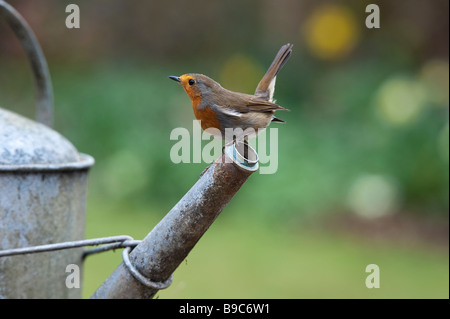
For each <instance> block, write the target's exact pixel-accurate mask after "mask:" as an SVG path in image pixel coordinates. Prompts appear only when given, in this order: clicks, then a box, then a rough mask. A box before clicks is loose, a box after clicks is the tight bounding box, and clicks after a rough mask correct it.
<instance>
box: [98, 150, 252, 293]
mask: <svg viewBox="0 0 450 319" xmlns="http://www.w3.org/2000/svg"><path fill="white" fill-rule="evenodd" d="M225 156H226V155H225V154H223V155H222V157H221V158H219V159H217V160H216V161H215V162H214V163H213V164H211V166H210V168H209V169H208V170H207V171H206V172H205V173H204V175H203V176H202V177H201V178H200V179H199V180H198V181H197V183H196V184H195V185H194V186H193V187H192V188H191V189H190V190H189V192H188V193H187V194H186V195H185V196H184V197H183V198H182V199H181V200H180V201H179V202H178V204H176V205H175V207H173V208H172V210H171V211H170V212H169V213H168V214H167V215H166V216H165V217H164V219H163V220H162V221H161V222H160V223H159V224H158V225H157V226H155V228H154V229H153V230H152V231H151V232H150V233H149V234H148V236H147V237H146V238H145V239H144V240H143V241H142V242H141V244H139V245H138V246H137V247H136V248H135V249H134V250H133V251H132V252H131V254H130V260H131V262H132V264H133V265H134V267H135V268H136V269H138V271H139V272H140V273H141V274H142V275H143V276H145V277H146V278H148V279H149V280H151V281H153V282H160V283H163V282H165V281H167V279H168V278H170V276H171V275H172V273H173V272H174V271H175V270H176V268H177V267H178V265H179V264H180V263H182V262H183V260H184V259H185V258H186V257H187V255H188V254H189V252H190V251H191V250H192V248H193V247H194V246H195V244H196V243H197V242H198V240H199V239H200V238H201V237H202V236H203V234H204V233H205V232H206V231H207V230H208V228H209V227H210V225H211V224H212V223H213V222H214V220H215V219H216V218H217V216H218V215H219V214H220V213H221V212H222V210H223V208H224V207H225V206H226V205H227V204H228V202H229V201H230V200H231V199H232V198H233V196H234V195H235V194H236V192H237V191H238V190H239V189H240V188H241V186H242V185H243V184H244V182H245V181H246V180H247V179H248V177H249V176H250V175H251V174H252V171H248V170H245V169H242V168H238V166H237V165H236V164H234V163H232V161H231V160H229V159H228V160H225ZM157 292H158V289H155V288H149V287H147V286H145V285H143V284H142V283H140V282H139V281H138V280H136V279H135V278H134V277H133V275H131V274H130V272H129V271H128V269H127V268H126V267H125V266H124V264H123V263H122V264H121V265H120V266H119V267H118V268H117V269H116V270H115V271H114V273H113V274H112V275H111V276H110V277H109V278H108V279H107V280H106V281H105V282H104V283H103V284H102V285H101V287H100V288H99V289H98V290H97V291H96V292H95V293H94V295H93V296H92V298H94V299H96V298H100V299H102V298H106V299H109V298H124V299H147V298H153V297H154V296H155V294H156V293H157Z"/></svg>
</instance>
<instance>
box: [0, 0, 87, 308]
mask: <svg viewBox="0 0 450 319" xmlns="http://www.w3.org/2000/svg"><path fill="white" fill-rule="evenodd" d="M0 19H1V20H5V21H6V22H7V23H8V24H9V25H10V26H11V28H12V29H13V31H14V32H15V34H16V35H17V37H18V39H19V41H20V42H21V44H22V46H23V47H24V50H25V52H26V54H27V57H28V58H29V61H30V63H31V66H32V70H33V75H34V79H35V83H36V88H37V94H36V95H37V98H36V116H37V120H38V121H39V122H41V123H43V124H45V125H41V124H38V123H36V122H33V121H31V120H28V119H25V118H23V117H21V116H19V115H16V114H14V113H12V112H9V111H6V110H4V109H0V249H5V250H7V249H14V248H17V247H30V246H36V245H42V244H51V243H59V242H67V241H73V240H81V239H83V237H84V229H85V203H86V192H87V173H88V170H89V168H90V167H91V166H92V165H93V163H94V160H93V158H92V157H90V156H88V155H83V154H79V153H78V152H77V150H76V149H75V148H74V147H73V145H72V144H70V142H68V141H67V140H66V139H65V138H63V137H62V136H61V135H59V134H58V133H57V132H54V131H53V130H51V129H50V128H49V126H50V127H51V126H52V122H53V92H52V85H51V81H50V75H49V72H48V67H47V63H46V61H45V58H44V55H43V53H42V50H41V48H40V46H39V43H38V41H37V39H36V37H35V36H34V34H33V32H32V31H31V29H30V27H29V26H28V24H27V23H26V21H25V20H24V19H23V18H22V17H21V16H20V14H19V13H18V12H17V11H16V10H14V8H12V7H11V6H10V5H9V4H7V3H6V2H5V1H3V0H0ZM82 257H83V249H82V248H78V249H72V250H63V251H58V252H48V253H42V254H38V255H33V256H12V257H5V258H0V299H1V298H80V297H81V291H80V289H69V288H68V287H66V285H65V279H66V275H67V274H66V273H65V270H66V267H67V265H70V264H77V265H78V266H79V267H80V268H82Z"/></svg>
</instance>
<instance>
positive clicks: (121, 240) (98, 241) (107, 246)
mask: <svg viewBox="0 0 450 319" xmlns="http://www.w3.org/2000/svg"><path fill="white" fill-rule="evenodd" d="M139 243H140V240H134V239H133V238H132V237H130V236H126V235H123V236H111V237H102V238H94V239H85V240H78V241H68V242H63V243H56V244H49V245H40V246H33V247H23V248H15V249H8V250H0V258H2V257H10V256H18V255H30V254H39V253H44V252H49V251H58V250H65V249H74V248H80V247H87V246H100V245H103V246H100V247H97V248H92V249H90V250H88V251H86V252H85V253H84V256H85V257H86V256H87V255H92V254H94V253H99V252H103V251H107V250H112V249H118V248H125V247H126V248H129V247H136V246H137V245H138V244H139Z"/></svg>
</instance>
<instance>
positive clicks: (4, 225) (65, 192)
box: [0, 169, 87, 298]
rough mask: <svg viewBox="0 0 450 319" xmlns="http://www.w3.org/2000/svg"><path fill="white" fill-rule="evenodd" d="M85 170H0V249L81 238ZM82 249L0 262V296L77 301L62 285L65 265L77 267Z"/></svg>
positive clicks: (73, 291) (75, 291)
mask: <svg viewBox="0 0 450 319" xmlns="http://www.w3.org/2000/svg"><path fill="white" fill-rule="evenodd" d="M86 184H87V169H86V170H81V171H72V172H33V173H25V174H24V173H16V172H1V171H0V190H1V192H0V221H1V222H0V247H1V248H2V249H13V248H17V247H29V246H35V245H39V244H50V243H58V242H65V241H70V240H77V239H78V240H81V239H83V238H84V229H85V203H86V189H87V185H86ZM82 253H83V249H82V248H79V249H73V250H64V251H58V252H49V253H43V254H38V255H33V256H14V257H5V258H0V298H80V297H81V292H80V289H68V288H67V287H66V286H65V279H66V276H67V274H66V273H65V270H66V266H67V265H70V264H76V265H78V266H79V267H80V269H82Z"/></svg>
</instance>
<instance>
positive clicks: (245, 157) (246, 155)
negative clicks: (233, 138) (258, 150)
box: [244, 135, 248, 162]
mask: <svg viewBox="0 0 450 319" xmlns="http://www.w3.org/2000/svg"><path fill="white" fill-rule="evenodd" d="M244 160H245V161H246V162H248V135H246V136H244Z"/></svg>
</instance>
